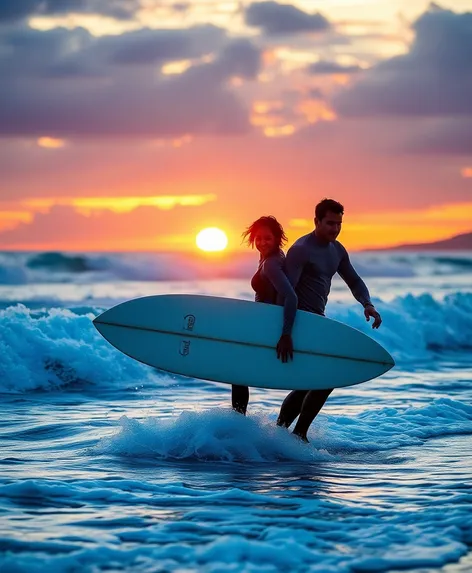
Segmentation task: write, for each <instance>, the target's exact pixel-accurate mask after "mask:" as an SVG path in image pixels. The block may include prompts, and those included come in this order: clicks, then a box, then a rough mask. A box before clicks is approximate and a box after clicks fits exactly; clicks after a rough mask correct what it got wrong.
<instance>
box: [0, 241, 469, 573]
mask: <svg viewBox="0 0 472 573" xmlns="http://www.w3.org/2000/svg"><path fill="white" fill-rule="evenodd" d="M256 259H257V256H256V254H255V253H251V254H250V256H238V257H236V258H235V259H233V260H229V261H228V260H226V259H215V261H213V262H211V263H208V262H207V263H204V261H203V260H202V259H201V258H200V259H198V258H197V259H196V258H194V259H192V258H190V257H183V256H181V255H171V254H168V255H157V254H133V253H128V254H106V253H104V254H93V255H92V254H87V255H85V254H70V253H2V254H0V399H1V402H2V408H1V412H2V416H1V420H0V446H1V456H0V570H1V571H2V573H10V572H15V573H19V572H22V573H23V572H25V573H34V572H44V571H47V572H48V573H55V572H71V573H72V572H79V571H80V572H81V573H82V572H83V573H97V572H101V571H107V572H109V571H112V572H115V571H133V572H134V571H135V572H139V573H151V572H162V573H187V572H190V571H203V572H209V573H217V572H218V573H219V572H223V571H224V572H247V573H255V572H257V573H275V572H300V573H302V572H303V573H308V572H323V573H325V572H326V573H331V572H333V573H362V572H377V571H379V572H380V571H381V572H387V571H388V572H392V573H394V572H400V571H411V572H414V573H428V572H433V571H434V572H439V571H441V572H444V573H466V572H467V573H469V572H470V571H472V447H471V445H472V444H471V437H472V253H466V252H462V253H458V252H456V253H444V252H443V253H401V252H371V253H354V254H353V255H352V261H353V264H354V266H355V267H356V269H357V270H358V272H359V273H360V274H361V276H362V277H363V278H364V279H365V281H366V283H367V285H368V287H369V290H370V292H371V294H372V297H373V300H374V302H375V304H376V306H377V308H378V309H379V311H380V312H381V314H382V318H383V324H382V326H381V328H380V329H379V330H378V331H372V329H371V327H370V325H369V324H368V323H367V322H366V321H365V318H364V317H363V314H362V308H361V307H360V305H359V304H358V303H357V302H356V301H355V300H354V299H353V297H352V295H351V293H350V292H349V290H348V289H347V287H346V285H345V284H344V283H343V282H342V281H341V280H340V279H337V278H336V279H335V280H334V281H333V288H332V292H331V296H330V302H329V304H328V307H327V315H328V316H330V317H332V318H335V319H337V320H341V321H343V322H345V323H347V324H349V325H351V326H353V327H355V328H358V329H360V330H362V331H363V332H366V333H368V334H369V335H370V336H372V337H373V338H375V339H376V340H378V341H379V342H380V343H381V344H382V345H383V346H385V348H386V349H387V350H388V351H389V352H390V353H391V354H392V355H393V357H394V358H395V360H396V366H395V367H394V368H393V369H392V370H391V371H389V372H388V373H387V374H385V375H384V376H382V377H381V378H377V379H375V380H371V381H369V382H366V383H364V384H360V385H357V386H353V387H348V388H344V389H340V390H335V391H334V392H333V393H332V395H331V397H330V398H329V400H328V402H327V403H326V405H325V407H324V408H323V410H322V411H321V413H320V414H319V416H318V417H317V418H316V420H315V422H314V423H313V425H312V427H311V428H310V431H309V434H308V437H309V439H310V444H304V443H302V442H300V441H299V440H298V439H296V438H295V437H294V436H293V435H292V434H291V433H290V432H289V431H287V430H284V429H282V428H278V427H276V425H275V420H276V417H277V414H278V410H279V407H280V404H281V402H282V400H283V399H284V397H285V395H286V394H287V392H285V391H271V390H259V389H251V399H250V403H249V409H248V416H247V417H243V416H241V415H240V414H237V413H235V412H233V411H232V410H231V408H230V386H228V385H225V384H219V383H215V382H211V381H202V380H194V379H187V378H184V377H179V376H174V375H171V374H168V373H163V372H160V371H157V370H155V369H152V368H150V367H148V366H145V365H143V364H140V363H138V362H136V361H134V360H132V359H130V358H128V357H127V356H125V355H123V354H121V353H120V352H118V351H117V350H116V349H114V348H113V347H111V346H110V344H108V343H107V342H106V341H105V340H104V339H103V338H102V337H101V336H100V335H99V334H98V332H97V331H96V330H95V328H94V327H93V325H92V319H93V318H94V317H95V316H96V315H97V314H99V313H101V312H102V311H104V310H105V309H107V308H109V307H111V306H113V305H115V304H118V303H119V302H122V301H125V300H128V299H131V298H136V297H139V296H147V295H151V294H164V293H176V292H179V293H200V294H211V295H217V296H227V297H234V298H242V299H248V300H250V299H252V298H253V293H252V292H251V289H250V285H249V281H250V277H251V275H252V272H253V271H254V270H255V268H256V265H257V260H256Z"/></svg>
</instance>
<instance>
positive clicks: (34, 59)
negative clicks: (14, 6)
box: [0, 26, 261, 138]
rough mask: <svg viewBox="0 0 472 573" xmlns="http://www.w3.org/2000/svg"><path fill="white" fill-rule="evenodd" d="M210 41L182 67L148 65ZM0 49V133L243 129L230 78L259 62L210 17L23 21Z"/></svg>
mask: <svg viewBox="0 0 472 573" xmlns="http://www.w3.org/2000/svg"><path fill="white" fill-rule="evenodd" d="M218 48H220V49H219V53H218V55H214V56H213V59H212V60H211V61H206V62H198V63H195V65H193V66H191V67H189V68H188V69H187V70H186V71H184V72H183V73H181V74H173V75H171V76H166V75H164V74H160V73H159V69H156V63H161V64H163V63H164V62H165V61H172V60H173V59H177V58H182V57H186V58H198V57H199V56H202V55H204V54H207V53H208V52H209V51H213V50H217V49H218ZM0 54H3V56H0V75H1V76H2V79H3V80H4V81H3V86H2V90H1V91H0V134H3V135H20V134H21V135H32V136H37V137H40V136H49V137H56V138H68V137H73V136H81V135H82V136H84V135H143V136H152V137H159V136H166V137H167V136H180V135H183V134H187V133H189V134H193V133H242V132H245V131H246V130H248V129H249V128H250V124H249V120H248V113H247V110H246V109H245V107H244V105H243V104H242V102H241V101H240V100H239V99H238V98H237V97H236V95H235V93H234V92H233V91H231V89H230V87H229V81H230V80H231V79H232V78H233V77H235V76H237V77H240V78H244V79H247V80H251V79H254V78H255V77H256V76H257V74H258V71H259V69H260V66H261V57H260V51H259V49H258V48H256V47H255V46H254V45H253V44H252V43H251V42H250V41H248V40H243V39H241V40H229V39H228V38H226V36H225V33H224V31H222V30H221V29H219V28H216V27H213V26H203V27H194V28H189V29H188V30H155V31H151V30H143V31H140V32H130V33H125V34H122V35H121V36H117V37H102V38H94V37H93V36H91V35H90V34H89V33H88V32H87V31H86V30H83V29H75V30H72V31H69V30H65V29H61V28H58V29H54V30H51V31H48V32H39V31H37V30H31V29H27V28H22V29H15V30H10V31H7V32H6V33H4V34H3V36H2V38H1V39H0Z"/></svg>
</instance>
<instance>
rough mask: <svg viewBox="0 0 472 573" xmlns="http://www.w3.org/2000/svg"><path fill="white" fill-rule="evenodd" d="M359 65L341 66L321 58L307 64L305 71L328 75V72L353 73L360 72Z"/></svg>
mask: <svg viewBox="0 0 472 573" xmlns="http://www.w3.org/2000/svg"><path fill="white" fill-rule="evenodd" d="M361 69H362V68H360V67H359V66H343V65H342V64H338V63H337V62H328V61H325V60H321V61H319V62H315V63H314V64H311V65H309V66H308V68H307V71H308V73H310V74H313V75H330V74H355V73H357V72H360V71H361Z"/></svg>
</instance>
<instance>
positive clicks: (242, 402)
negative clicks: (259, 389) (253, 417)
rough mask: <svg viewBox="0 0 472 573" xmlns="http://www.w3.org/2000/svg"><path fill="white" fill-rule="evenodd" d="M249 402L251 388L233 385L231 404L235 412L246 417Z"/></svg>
mask: <svg viewBox="0 0 472 573" xmlns="http://www.w3.org/2000/svg"><path fill="white" fill-rule="evenodd" d="M248 402H249V388H248V387H247V386H236V384H232V385H231V403H232V405H233V410H235V411H236V412H239V413H240V414H244V415H246V410H247V405H248Z"/></svg>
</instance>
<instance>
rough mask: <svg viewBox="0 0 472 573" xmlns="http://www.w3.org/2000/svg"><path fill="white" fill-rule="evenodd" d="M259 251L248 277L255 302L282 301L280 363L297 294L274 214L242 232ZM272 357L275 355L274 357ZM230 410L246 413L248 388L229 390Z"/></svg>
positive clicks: (289, 354) (287, 349)
mask: <svg viewBox="0 0 472 573" xmlns="http://www.w3.org/2000/svg"><path fill="white" fill-rule="evenodd" d="M244 240H245V241H246V242H247V244H248V246H250V247H252V248H254V246H255V247H256V249H257V250H258V251H259V253H260V258H259V267H258V269H257V271H256V274H255V275H254V276H253V277H252V280H251V286H252V288H253V289H254V291H255V293H256V296H255V299H256V302H264V303H266V304H282V303H283V304H284V322H283V326H282V335H281V337H280V340H279V342H278V344H277V358H280V360H282V362H287V361H288V359H289V358H292V359H293V343H292V327H293V322H294V320H295V314H296V312H297V303H298V300H297V295H296V294H295V291H294V290H293V288H292V285H291V284H290V282H289V280H288V279H287V277H286V275H285V272H284V262H285V254H284V252H283V251H282V246H283V245H284V244H285V243H286V242H287V237H286V235H285V233H284V230H283V228H282V225H281V224H280V223H279V222H278V221H277V219H276V218H275V217H272V216H268V217H261V218H260V219H257V221H254V223H252V225H249V227H248V228H247V229H246V231H245V232H244V233H243V241H244ZM274 358H275V357H274ZM231 402H232V406H233V410H236V411H237V412H240V413H241V414H244V415H246V410H247V405H248V402H249V388H248V387H247V386H236V385H234V384H233V386H232V389H231Z"/></svg>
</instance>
